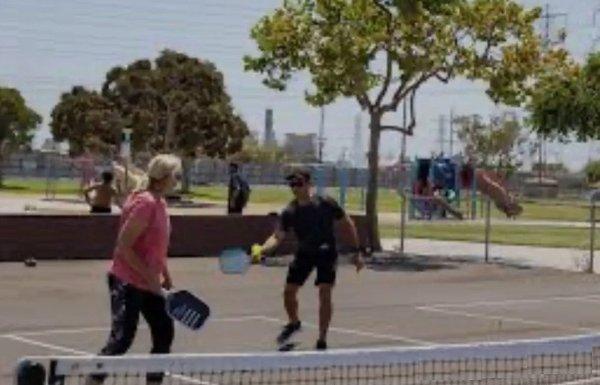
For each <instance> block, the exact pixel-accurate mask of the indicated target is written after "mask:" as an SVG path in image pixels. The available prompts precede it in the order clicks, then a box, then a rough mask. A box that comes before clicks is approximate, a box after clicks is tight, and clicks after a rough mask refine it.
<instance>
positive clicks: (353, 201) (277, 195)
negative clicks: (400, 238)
mask: <svg viewBox="0 0 600 385" xmlns="http://www.w3.org/2000/svg"><path fill="white" fill-rule="evenodd" d="M251 188H252V193H251V194H250V203H254V204H273V205H278V206H283V205H285V204H286V203H288V202H289V201H290V199H292V194H291V192H290V189H289V188H288V187H286V186H251ZM365 193H366V192H365ZM327 194H329V195H331V196H332V197H334V198H336V199H338V198H339V189H338V188H328V189H327ZM190 196H192V197H194V198H198V199H202V200H208V201H226V200H227V187H226V186H212V185H211V186H196V187H193V188H192V191H191V193H190ZM361 196H362V194H361V190H360V189H358V188H351V189H348V192H347V195H346V208H348V209H349V210H361V209H364V208H363V207H362V205H361V203H360V202H361ZM379 210H380V211H381V212H399V210H400V198H399V197H398V196H397V195H396V192H395V191H394V190H389V189H380V190H379Z"/></svg>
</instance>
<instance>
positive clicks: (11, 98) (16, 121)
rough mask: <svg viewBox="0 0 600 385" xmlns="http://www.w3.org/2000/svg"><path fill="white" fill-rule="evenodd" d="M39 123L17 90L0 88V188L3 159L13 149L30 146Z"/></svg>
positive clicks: (39, 119)
mask: <svg viewBox="0 0 600 385" xmlns="http://www.w3.org/2000/svg"><path fill="white" fill-rule="evenodd" d="M41 122H42V117H41V116H40V115H39V114H38V113H37V112H35V111H34V110H33V109H31V108H30V107H28V106H27V104H26V102H25V99H24V98H23V96H21V93H20V92H19V91H18V90H16V89H14V88H5V87H0V186H2V185H3V179H4V178H3V167H2V163H3V160H4V158H6V157H7V156H8V155H9V153H10V151H12V150H14V149H15V148H20V147H25V146H30V145H31V140H32V139H33V135H34V131H35V129H36V128H37V127H38V125H39V124H40V123H41Z"/></svg>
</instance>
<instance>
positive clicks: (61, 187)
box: [0, 178, 79, 195]
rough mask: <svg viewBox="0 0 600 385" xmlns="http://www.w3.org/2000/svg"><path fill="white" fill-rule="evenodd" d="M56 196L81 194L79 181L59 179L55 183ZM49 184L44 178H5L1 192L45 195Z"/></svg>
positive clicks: (0, 188)
mask: <svg viewBox="0 0 600 385" xmlns="http://www.w3.org/2000/svg"><path fill="white" fill-rule="evenodd" d="M54 186H55V193H56V195H77V194H79V180H75V179H58V180H56V181H55V182H54ZM46 188H47V182H46V179H44V178H5V179H4V184H3V186H2V187H0V192H6V193H13V194H27V195H40V194H41V195H43V194H45V193H46Z"/></svg>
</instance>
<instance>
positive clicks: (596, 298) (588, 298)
mask: <svg viewBox="0 0 600 385" xmlns="http://www.w3.org/2000/svg"><path fill="white" fill-rule="evenodd" d="M552 301H578V302H591V303H600V294H590V295H584V296H570V297H547V298H532V299H507V300H500V301H474V302H464V303H460V302H455V303H438V304H433V305H428V306H426V307H430V308H440V307H441V308H468V307H480V306H502V305H519V304H529V303H545V302H552Z"/></svg>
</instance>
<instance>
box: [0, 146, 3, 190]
mask: <svg viewBox="0 0 600 385" xmlns="http://www.w3.org/2000/svg"><path fill="white" fill-rule="evenodd" d="M0 187H4V156H2V154H0Z"/></svg>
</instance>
